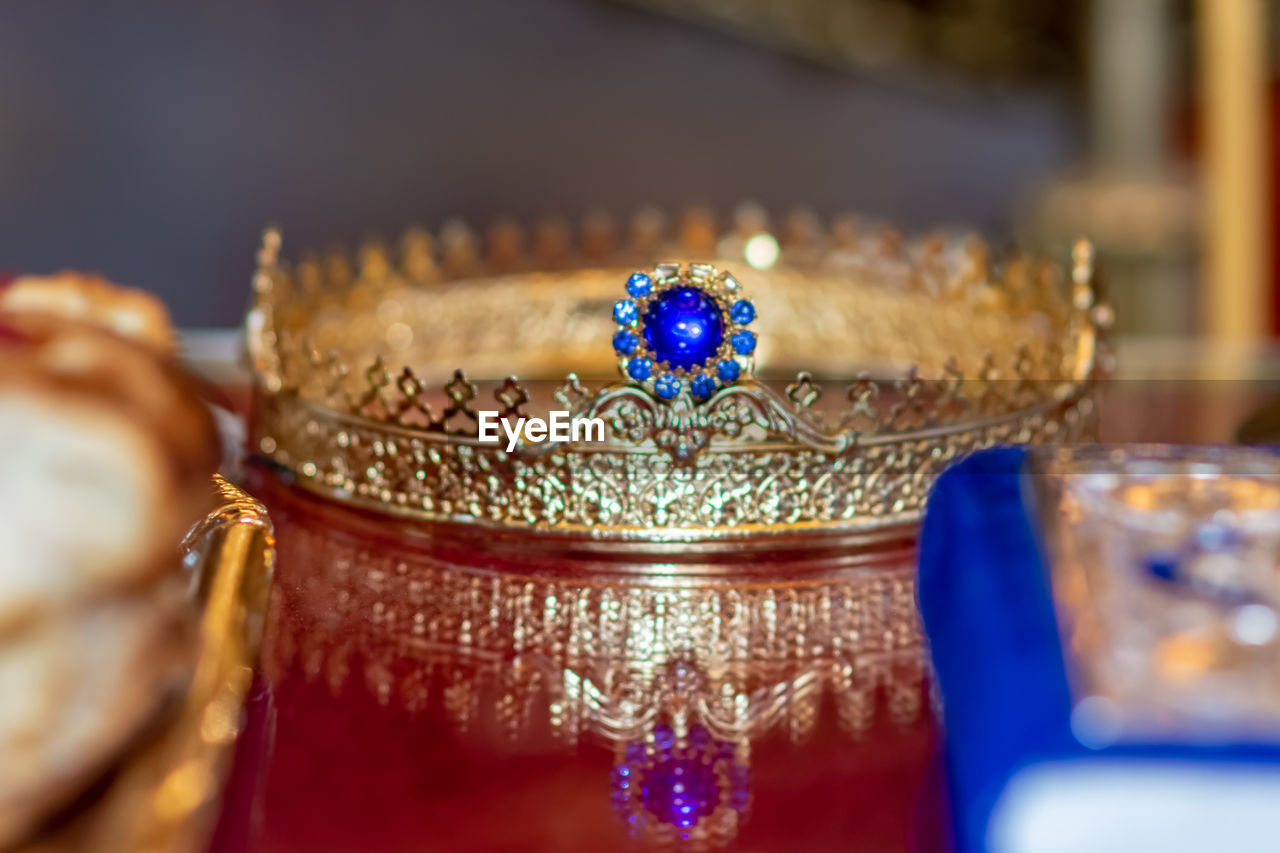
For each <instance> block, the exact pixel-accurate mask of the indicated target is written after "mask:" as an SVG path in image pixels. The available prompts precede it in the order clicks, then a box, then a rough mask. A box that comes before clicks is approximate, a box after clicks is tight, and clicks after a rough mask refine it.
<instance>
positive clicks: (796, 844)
mask: <svg viewBox="0 0 1280 853" xmlns="http://www.w3.org/2000/svg"><path fill="white" fill-rule="evenodd" d="M257 491H258V493H259V495H260V496H261V497H262V498H263V499H264V500H266V502H267V503H268V506H269V508H270V510H271V512H272V515H273V518H274V519H275V522H276V526H277V534H278V553H279V560H278V565H277V567H276V578H275V588H274V591H273V598H272V606H271V609H270V613H269V617H268V625H267V629H266V635H265V640H264V653H263V666H262V672H261V673H260V677H259V686H258V689H257V690H256V691H255V695H254V698H253V701H252V702H251V704H250V708H249V714H250V721H249V727H248V730H247V731H246V732H245V735H244V736H243V738H242V741H241V744H240V747H239V755H238V758H237V763H236V768H235V770H234V773H233V778H232V780H231V784H230V787H229V789H228V792H227V796H226V799H225V804H224V813H223V815H222V819H221V822H220V825H219V827H218V831H217V835H216V837H215V839H214V844H213V848H214V849H215V850H217V851H219V853H229V851H254V853H275V851H295V850H296V851H302V850H308V851H315V850H324V851H347V850H351V851H356V850H361V851H363V850H377V851H410V850H414V851H416V850H442V851H603V850H613V849H620V848H623V849H625V848H626V846H627V841H626V839H627V834H626V831H625V828H626V827H625V824H624V820H623V816H622V815H621V814H620V813H619V811H617V810H616V809H615V808H614V806H613V805H612V804H611V791H612V790H613V781H612V779H613V776H612V774H613V768H614V766H615V763H616V762H617V761H619V760H620V759H619V758H618V756H619V755H620V754H621V749H622V746H620V745H619V744H620V742H611V741H610V739H609V738H606V737H604V736H602V735H600V734H599V733H598V732H597V733H593V732H590V731H587V732H584V733H583V734H582V735H581V736H580V737H575V738H568V739H566V738H565V737H564V736H563V735H557V734H556V733H555V731H554V727H553V726H552V725H551V724H550V719H551V716H552V715H551V712H550V711H549V710H548V708H549V707H550V706H549V704H548V702H549V700H548V698H547V695H546V692H545V691H540V690H538V689H532V688H531V689H530V690H528V691H526V692H525V693H524V694H522V695H523V701H525V702H526V703H527V707H526V708H525V717H526V718H527V721H526V722H524V723H521V724H520V726H519V727H520V731H519V732H518V733H516V734H512V728H511V725H508V724H507V723H504V722H503V720H504V719H508V717H506V716H504V714H505V713H506V712H505V711H504V710H503V709H504V708H507V707H508V706H509V705H510V703H509V702H508V703H507V705H504V704H503V699H502V693H503V691H504V690H509V689H510V688H511V685H512V684H515V683H517V682H519V681H520V679H521V678H523V677H524V676H523V675H522V674H521V673H525V672H526V671H527V669H528V663H527V662H526V661H525V659H524V658H525V657H528V655H525V656H523V657H521V656H514V657H512V656H504V655H503V654H501V653H492V650H493V649H500V648H504V647H505V646H504V645H503V641H502V638H501V636H500V635H501V634H502V632H503V631H507V630H509V626H508V625H507V624H506V623H505V622H503V621H502V620H495V621H494V622H493V623H492V624H490V625H488V626H487V627H485V626H482V625H480V624H478V622H477V624H470V623H468V622H465V620H464V623H463V624H462V627H461V630H462V632H463V635H465V636H466V637H470V638H472V640H471V642H470V643H469V644H467V643H460V642H453V643H451V644H439V643H431V642H426V641H422V642H418V641H416V640H415V639H414V638H415V637H418V638H419V639H421V637H424V636H427V633H428V632H427V630H426V628H424V627H423V624H424V622H429V623H430V626H429V627H430V628H431V630H436V628H437V627H438V626H439V625H444V624H445V623H446V622H448V623H449V624H450V625H454V627H455V628H456V627H458V626H457V625H455V624H454V623H453V622H450V621H449V620H450V619H452V618H454V616H456V614H453V615H451V614H448V613H445V612H444V611H443V610H441V608H442V607H444V606H445V605H443V604H442V603H441V602H446V601H450V600H455V599H456V600H457V601H460V602H462V604H460V605H459V606H461V607H463V608H464V609H465V608H466V606H467V604H466V596H468V595H470V596H472V599H474V597H475V596H476V595H478V594H479V593H477V592H476V590H477V589H480V588H481V587H480V586H477V585H476V584H477V583H479V582H471V581H467V582H460V581H458V580H457V576H456V573H457V572H462V573H464V575H465V577H471V575H466V574H465V573H466V572H468V571H469V568H468V566H469V565H471V564H476V565H483V566H484V568H485V570H486V571H488V572H490V574H488V575H485V577H486V578H488V580H485V581H484V583H485V584H489V583H491V582H492V583H497V582H494V581H493V580H492V579H493V578H494V577H499V578H501V577H509V573H512V572H514V573H516V574H518V575H519V577H520V578H522V579H523V580H521V581H520V583H521V584H524V585H525V587H528V586H530V585H537V584H539V583H542V580H540V579H546V578H553V579H554V583H556V584H559V586H557V587H555V589H557V590H559V591H560V592H559V594H560V595H561V597H564V596H565V594H566V593H565V590H571V589H573V585H574V584H575V583H579V582H580V583H582V584H584V585H593V586H594V588H596V589H597V590H598V589H601V588H603V587H609V585H611V584H612V585H614V586H616V587H617V589H619V590H622V591H621V592H619V593H618V594H619V596H625V595H626V594H627V592H626V590H628V589H636V588H638V587H636V584H637V583H639V581H637V580H636V576H635V575H634V574H632V572H633V571H635V570H637V569H638V568H641V567H639V566H638V565H637V564H636V563H635V562H634V560H633V561H631V562H625V563H622V564H618V563H616V562H606V561H604V560H601V559H597V558H594V557H593V558H590V559H587V560H585V561H584V560H582V559H573V560H568V559H566V560H564V561H559V560H558V559H557V557H556V551H555V549H551V550H548V551H540V550H530V549H528V548H523V547H519V545H518V543H515V544H513V545H512V546H511V547H508V548H503V547H499V545H498V543H496V541H495V540H493V539H492V538H489V540H488V542H487V543H486V540H485V538H481V540H479V541H478V542H477V541H475V540H471V541H469V542H468V541H463V542H450V541H444V540H440V539H437V538H433V537H430V536H423V535H420V533H416V532H414V530H413V528H409V527H403V528H401V527H396V526H395V525H394V524H392V523H390V522H387V521H385V520H375V519H370V518H364V517H361V516H359V515H357V514H355V513H352V512H349V511H346V510H341V509H337V508H334V507H331V506H328V505H326V504H323V503H322V502H320V501H317V500H313V499H310V498H305V497H302V496H300V495H298V494H296V493H294V492H292V491H291V490H289V489H286V488H282V487H279V486H276V485H272V483H271V481H270V480H269V479H268V480H264V481H262V482H261V483H260V484H259V488H258V489H257ZM490 546H492V547H490ZM442 555H443V559H442ZM910 558H911V554H910V552H909V551H907V552H901V551H899V552H895V553H894V554H892V555H889V556H888V557H886V558H885V561H886V567H884V568H880V567H876V566H870V567H868V566H857V565H854V566H850V565H846V563H847V562H848V561H841V560H839V559H835V558H833V557H832V556H831V555H826V556H824V557H823V558H822V560H820V561H818V564H815V565H808V564H807V563H806V561H805V560H804V558H803V557H798V556H796V555H795V554H790V555H788V556H785V557H781V556H777V555H769V554H765V555H761V556H759V557H757V558H755V559H753V561H752V563H751V564H750V565H749V566H742V565H741V564H740V561H738V563H737V564H734V563H732V562H727V561H732V560H733V557H732V556H731V555H730V556H721V557H718V558H714V559H712V560H710V563H711V564H714V563H716V562H717V561H719V562H721V563H724V565H721V566H720V569H722V570H723V571H721V572H720V573H719V574H715V575H714V581H713V582H710V583H712V584H713V585H714V586H716V587H717V588H718V589H720V590H722V591H723V590H725V589H729V588H736V587H741V588H742V589H743V590H745V591H746V592H744V594H750V591H751V590H756V591H759V590H761V589H764V588H766V587H768V588H789V587H787V585H788V584H792V583H794V582H797V579H801V580H800V581H799V583H801V584H802V585H803V584H810V586H811V587H812V584H818V583H826V582H828V581H829V580H830V579H831V578H832V577H836V576H839V577H844V576H845V575H850V576H856V577H858V578H862V579H863V580H866V579H867V578H872V579H874V578H875V577H876V576H877V573H884V574H885V576H886V577H887V578H889V580H888V581H885V583H889V584H890V586H886V587H883V588H884V589H892V590H894V591H895V594H899V595H900V594H903V590H902V588H901V584H902V578H903V574H902V567H903V565H904V563H903V561H904V560H906V561H907V562H908V563H909V561H910ZM812 562H813V561H812V560H810V561H809V563H812ZM697 566H698V568H699V569H700V570H702V571H708V570H714V569H715V568H716V567H715V566H714V565H708V562H707V561H703V562H700V563H698V564H697ZM652 568H653V567H650V569H652ZM659 568H663V566H659ZM665 569H667V570H671V567H670V566H669V565H665ZM493 573H496V574H493ZM503 573H508V574H506V575H504V574H503ZM668 581H669V579H667V580H662V579H659V580H658V581H656V583H658V584H659V585H661V584H662V583H667V582H668ZM859 582H862V581H859ZM457 583H461V585H460V586H457V591H458V594H459V595H462V596H463V598H456V596H455V599H450V598H448V596H441V595H437V594H436V593H438V592H439V585H448V584H457ZM468 583H470V584H471V585H468ZM644 583H649V581H645V582H644ZM642 585H643V584H642ZM485 588H488V587H485ZM493 588H494V589H498V587H497V586H494V587H493ZM511 588H516V587H511ZM860 588H861V587H860ZM868 588H869V587H868ZM880 588H881V587H876V589H880ZM506 589H508V587H502V589H501V590H499V591H498V592H497V593H495V594H497V595H499V596H501V595H506V594H507V593H506V592H504V591H503V590H506ZM539 589H541V588H540V587H539ZM540 594H541V593H540ZM795 594H797V593H795V592H789V593H783V595H784V597H785V595H793V596H794V595H795ZM905 594H907V595H908V596H909V594H910V589H909V585H908V588H907V589H906V591H905ZM539 600H540V601H541V599H539ZM472 603H474V601H473V602H472ZM483 610H484V608H483V607H481V612H483ZM481 621H482V620H481ZM415 625H416V626H417V627H415ZM450 630H452V629H450ZM486 631H488V632H489V635H486V636H487V639H486V636H482V635H485V632H486ZM473 635H474V636H473ZM451 636H452V635H451ZM828 639H830V638H828ZM824 642H825V641H824ZM915 642H916V643H917V644H918V638H916V641H915ZM838 647H839V641H837V648H838ZM899 652H901V649H899ZM892 660H893V661H896V662H891V663H890V664H887V666H889V667H890V669H892V675H891V676H889V678H890V683H888V684H884V685H882V686H881V687H880V688H879V689H877V690H875V691H873V692H872V693H871V694H869V695H870V696H871V697H872V698H871V701H872V705H873V706H874V707H870V708H866V709H861V706H858V705H849V704H848V703H847V702H845V703H844V704H843V705H842V704H841V703H842V697H841V696H840V691H839V689H838V688H831V689H827V690H824V691H823V692H822V693H821V694H820V695H819V697H818V699H817V700H816V701H815V703H814V708H815V709H816V717H813V718H812V719H813V720H814V722H813V723H812V726H811V727H806V726H791V725H789V724H788V723H787V722H786V720H785V719H784V720H783V722H781V723H778V724H774V725H771V726H768V727H765V728H764V729H762V730H761V732H760V734H759V735H758V736H756V737H753V738H752V739H751V742H750V750H749V755H750V784H749V788H750V805H749V808H748V809H747V810H746V814H745V818H744V819H743V820H742V821H741V822H740V823H739V825H738V826H737V828H736V831H731V832H728V833H725V834H723V835H722V838H723V840H724V841H726V842H727V848H726V849H730V850H742V851H772V850H787V851H806V852H807V853H813V852H814V851H826V850H832V851H835V850H862V851H898V850H912V851H915V850H920V851H934V850H941V849H945V843H944V835H945V832H944V827H945V825H946V819H945V810H944V806H943V799H944V798H943V784H942V781H941V770H940V764H939V761H938V758H937V736H936V734H935V731H934V728H933V724H932V716H931V714H930V713H929V712H928V708H927V702H923V701H922V699H923V698H924V690H923V685H922V678H921V674H920V669H919V653H918V648H917V649H916V651H915V652H911V653H907V654H905V655H904V654H901V653H895V655H894V656H892ZM912 661H914V663H912ZM846 662H847V661H846ZM544 663H545V661H544ZM603 666H604V664H602V663H600V662H599V661H586V662H584V663H582V667H583V670H582V671H583V672H588V671H595V670H597V669H599V668H600V667H603ZM753 666H754V664H753ZM606 668H607V667H606ZM766 670H767V671H766ZM795 672H796V670H795V669H794V668H792V667H791V665H790V664H788V663H787V662H786V661H785V660H781V659H779V660H777V661H773V662H770V663H768V665H767V666H765V669H764V670H761V671H760V672H755V671H750V672H747V671H746V670H744V673H746V674H744V675H743V678H744V679H746V680H748V681H751V683H752V684H767V683H768V682H770V680H771V679H772V680H773V681H778V682H783V681H786V679H787V678H790V677H791V676H793V675H794V674H795ZM762 673H763V674H762ZM552 681H554V679H552ZM601 683H604V681H603V680H602V681H601ZM797 683H798V682H797ZM788 707H792V706H790V705H789V706H788ZM796 707H799V703H796ZM850 708H852V709H853V710H852V711H850ZM802 710H803V709H801V711H802ZM787 713H791V712H790V711H789V712H787ZM796 713H797V714H799V713H800V712H799V711H797V712H796ZM851 713H852V714H854V715H855V716H856V715H858V714H865V717H864V718H863V719H862V722H861V723H857V724H855V725H853V726H851V725H849V724H848V717H849V715H850V714H851ZM791 728H796V729H797V731H798V732H800V733H799V734H798V735H797V736H794V737H793V736H791V734H790V733H789V732H790V729H791ZM615 740H616V739H615ZM636 846H639V847H641V848H644V847H646V846H650V845H649V844H647V843H645V842H643V841H641V842H636ZM685 846H686V847H688V846H689V845H685Z"/></svg>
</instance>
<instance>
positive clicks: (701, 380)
mask: <svg viewBox="0 0 1280 853" xmlns="http://www.w3.org/2000/svg"><path fill="white" fill-rule="evenodd" d="M689 390H690V391H692V392H693V396H695V397H697V398H698V399H699V400H705V399H707V398H708V397H710V396H711V395H712V394H714V393H716V381H715V380H714V379H712V378H711V376H710V374H707V373H699V374H698V375H697V376H695V377H693V379H691V380H689Z"/></svg>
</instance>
